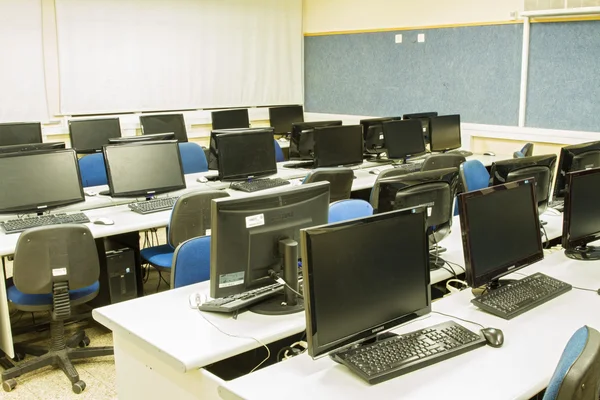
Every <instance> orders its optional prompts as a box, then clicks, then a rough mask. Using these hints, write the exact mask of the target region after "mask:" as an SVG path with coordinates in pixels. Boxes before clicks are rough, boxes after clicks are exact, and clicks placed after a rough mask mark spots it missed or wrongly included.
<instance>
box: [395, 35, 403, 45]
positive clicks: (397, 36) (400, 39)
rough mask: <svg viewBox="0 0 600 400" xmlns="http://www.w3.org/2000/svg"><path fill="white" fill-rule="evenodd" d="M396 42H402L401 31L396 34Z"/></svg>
mask: <svg viewBox="0 0 600 400" xmlns="http://www.w3.org/2000/svg"><path fill="white" fill-rule="evenodd" d="M396 43H402V34H401V33H398V34H397V35H396Z"/></svg>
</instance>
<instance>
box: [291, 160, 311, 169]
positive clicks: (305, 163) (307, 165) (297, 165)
mask: <svg viewBox="0 0 600 400" xmlns="http://www.w3.org/2000/svg"><path fill="white" fill-rule="evenodd" d="M314 165H315V162H314V161H312V160H311V161H300V162H295V163H289V164H283V168H312V167H314Z"/></svg>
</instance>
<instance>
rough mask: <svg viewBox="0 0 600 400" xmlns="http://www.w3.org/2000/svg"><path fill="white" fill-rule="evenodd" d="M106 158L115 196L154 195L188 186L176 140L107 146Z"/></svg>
mask: <svg viewBox="0 0 600 400" xmlns="http://www.w3.org/2000/svg"><path fill="white" fill-rule="evenodd" d="M104 161H105V164H106V172H107V175H108V187H109V189H110V195H111V196H113V197H135V196H146V197H151V196H153V195H155V194H159V193H166V192H171V191H174V190H179V189H185V178H184V175H183V168H182V165H181V156H180V154H179V146H178V145H177V141H175V140H172V141H160V142H144V143H136V144H127V145H118V146H104Z"/></svg>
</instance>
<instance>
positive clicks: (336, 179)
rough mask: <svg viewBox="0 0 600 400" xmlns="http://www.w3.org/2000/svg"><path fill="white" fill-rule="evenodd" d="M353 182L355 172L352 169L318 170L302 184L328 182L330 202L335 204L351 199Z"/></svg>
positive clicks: (311, 173) (309, 175) (312, 172)
mask: <svg viewBox="0 0 600 400" xmlns="http://www.w3.org/2000/svg"><path fill="white" fill-rule="evenodd" d="M353 180H354V172H352V170H351V169H350V168H317V169H315V170H313V171H311V172H310V173H309V174H308V175H306V178H304V181H302V183H312V182H320V181H328V182H329V184H330V185H329V191H330V194H329V202H330V203H333V202H335V201H338V200H345V199H349V198H350V193H351V192H352V181H353Z"/></svg>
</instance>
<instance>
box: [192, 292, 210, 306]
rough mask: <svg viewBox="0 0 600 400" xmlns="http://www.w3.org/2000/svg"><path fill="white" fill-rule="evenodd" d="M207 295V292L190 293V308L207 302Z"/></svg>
mask: <svg viewBox="0 0 600 400" xmlns="http://www.w3.org/2000/svg"><path fill="white" fill-rule="evenodd" d="M206 300H207V297H206V294H204V293H192V294H190V297H188V302H189V305H190V308H194V309H196V308H198V307H199V306H201V305H202V304H204V303H206Z"/></svg>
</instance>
